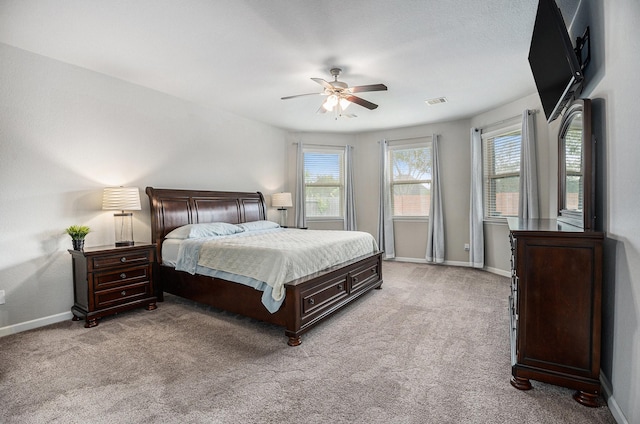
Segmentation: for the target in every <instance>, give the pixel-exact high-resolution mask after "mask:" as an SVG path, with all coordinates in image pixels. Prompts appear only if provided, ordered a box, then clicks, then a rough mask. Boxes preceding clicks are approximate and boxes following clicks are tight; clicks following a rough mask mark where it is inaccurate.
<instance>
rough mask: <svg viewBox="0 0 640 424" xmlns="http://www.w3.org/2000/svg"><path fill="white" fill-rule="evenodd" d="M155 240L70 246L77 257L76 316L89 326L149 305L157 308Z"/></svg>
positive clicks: (74, 277) (75, 319)
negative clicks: (154, 280) (77, 247)
mask: <svg viewBox="0 0 640 424" xmlns="http://www.w3.org/2000/svg"><path fill="white" fill-rule="evenodd" d="M155 251H156V246H155V244H149V243H136V244H135V245H134V246H124V247H115V246H99V247H89V248H85V249H84V250H69V253H71V256H72V258H73V259H72V260H73V294H74V304H73V307H72V308H71V312H72V313H73V320H74V321H79V320H80V319H82V318H84V319H85V325H84V326H85V327H87V328H88V327H95V326H96V325H98V318H101V317H103V316H105V315H111V314H115V313H118V312H121V311H125V310H129V309H133V308H138V307H142V306H145V307H146V308H147V309H149V310H153V309H156V297H155V296H154V294H153V268H154V263H155Z"/></svg>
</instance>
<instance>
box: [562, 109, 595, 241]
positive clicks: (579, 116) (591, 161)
mask: <svg viewBox="0 0 640 424" xmlns="http://www.w3.org/2000/svg"><path fill="white" fill-rule="evenodd" d="M594 147H595V146H594V140H593V136H592V133H591V101H590V100H589V99H578V100H574V101H573V102H572V103H571V105H569V107H568V108H567V110H566V111H565V113H564V115H563V117H562V123H561V125H560V132H559V133H558V221H561V222H566V223H567V224H571V225H574V226H577V227H580V228H583V229H584V230H585V231H589V230H594V224H595V216H594V208H595V148H594Z"/></svg>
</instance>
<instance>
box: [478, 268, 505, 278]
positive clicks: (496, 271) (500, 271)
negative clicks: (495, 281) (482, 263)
mask: <svg viewBox="0 0 640 424" xmlns="http://www.w3.org/2000/svg"><path fill="white" fill-rule="evenodd" d="M483 269H484V270H485V271H488V272H490V273H492V274H497V275H502V276H503V277H511V271H505V270H504V269H498V268H492V267H484V268H483Z"/></svg>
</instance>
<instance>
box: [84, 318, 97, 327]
mask: <svg viewBox="0 0 640 424" xmlns="http://www.w3.org/2000/svg"><path fill="white" fill-rule="evenodd" d="M97 325H98V318H89V319H87V320H86V322H85V323H84V328H91V327H95V326H97Z"/></svg>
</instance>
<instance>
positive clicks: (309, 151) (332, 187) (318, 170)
mask: <svg viewBox="0 0 640 424" xmlns="http://www.w3.org/2000/svg"><path fill="white" fill-rule="evenodd" d="M304 186H305V212H306V216H307V218H343V217H344V149H331V148H326V149H325V148H306V147H305V149H304Z"/></svg>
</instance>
